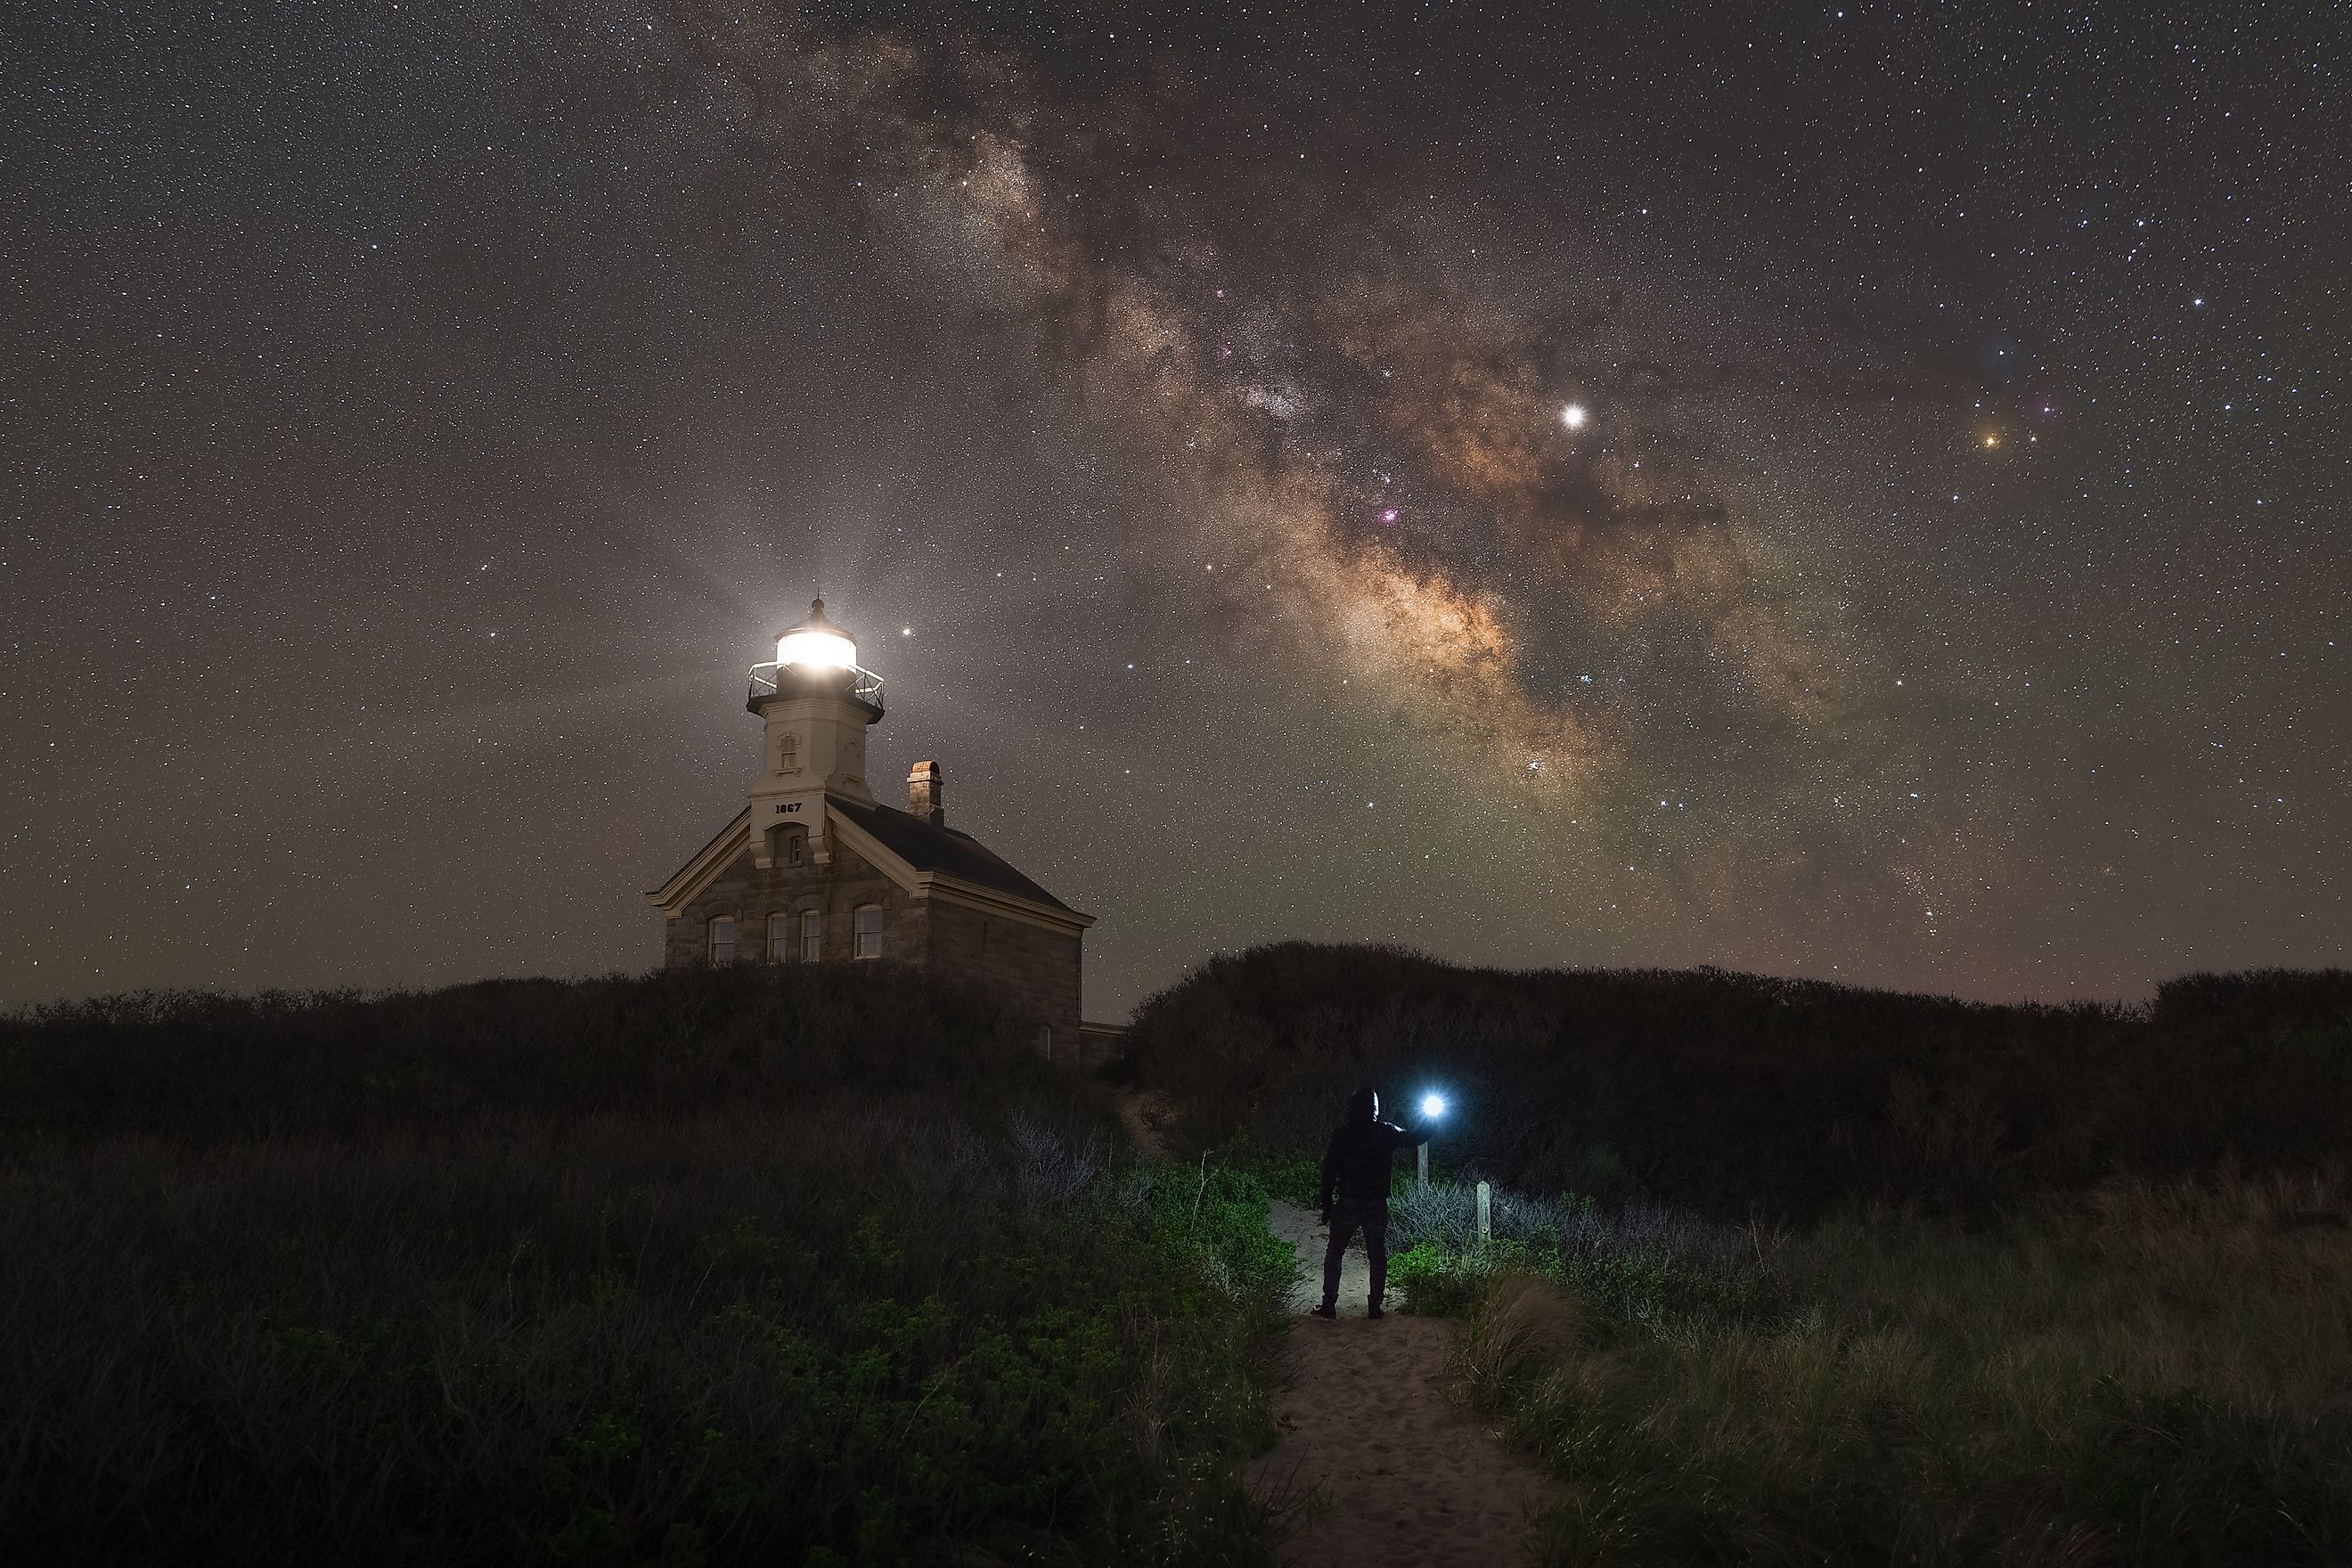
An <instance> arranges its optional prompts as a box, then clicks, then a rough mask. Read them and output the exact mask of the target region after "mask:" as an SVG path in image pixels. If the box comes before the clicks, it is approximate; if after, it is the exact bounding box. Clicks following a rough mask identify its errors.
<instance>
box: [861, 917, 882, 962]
mask: <svg viewBox="0 0 2352 1568" xmlns="http://www.w3.org/2000/svg"><path fill="white" fill-rule="evenodd" d="M856 954H857V956H858V957H860V958H879V957H881V956H882V910H881V907H880V906H879V905H877V904H868V905H866V907H865V908H864V909H862V910H858V911H857V946H856Z"/></svg>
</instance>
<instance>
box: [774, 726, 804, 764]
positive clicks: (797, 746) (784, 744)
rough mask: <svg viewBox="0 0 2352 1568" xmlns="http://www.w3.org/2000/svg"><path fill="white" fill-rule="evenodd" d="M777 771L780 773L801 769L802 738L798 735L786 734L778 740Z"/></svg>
mask: <svg viewBox="0 0 2352 1568" xmlns="http://www.w3.org/2000/svg"><path fill="white" fill-rule="evenodd" d="M776 771H777V772H778V773H798V772H800V771H801V738H800V737H799V736H798V735H786V736H785V737H784V738H783V739H782V740H781V741H779V742H776Z"/></svg>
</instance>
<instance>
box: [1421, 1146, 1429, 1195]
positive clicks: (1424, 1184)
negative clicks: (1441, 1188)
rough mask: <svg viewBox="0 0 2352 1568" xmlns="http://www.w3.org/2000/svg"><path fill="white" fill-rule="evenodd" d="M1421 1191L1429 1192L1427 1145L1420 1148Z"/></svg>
mask: <svg viewBox="0 0 2352 1568" xmlns="http://www.w3.org/2000/svg"><path fill="white" fill-rule="evenodd" d="M1421 1190H1422V1191H1423V1192H1424V1193H1425V1192H1427V1191H1429V1145H1428V1144H1427V1143H1423V1144H1422V1146H1421Z"/></svg>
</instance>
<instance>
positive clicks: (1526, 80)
mask: <svg viewBox="0 0 2352 1568" xmlns="http://www.w3.org/2000/svg"><path fill="white" fill-rule="evenodd" d="M35 32H36V34H37V37H35V39H34V43H35V46H36V47H34V48H32V49H31V50H30V51H29V52H28V54H27V58H28V60H30V61H31V62H32V64H31V68H28V69H26V70H25V71H23V72H20V73H19V74H18V79H16V81H14V82H12V84H11V85H10V87H9V89H8V92H9V94H10V108H9V113H10V117H11V120H12V121H13V122H14V126H15V130H16V134H14V135H13V136H12V137H11V138H10V139H9V145H11V146H13V147H14V148H16V149H17V151H16V152H14V153H11V154H9V163H10V167H11V171H12V174H14V176H15V182H16V184H17V185H18V187H19V188H20V189H22V190H24V191H26V192H27V193H29V199H27V200H25V201H21V202H19V203H17V204H15V205H11V206H10V207H8V208H7V209H6V210H5V213H0V224H5V229H0V233H5V245H6V248H7V253H8V256H9V260H10V267H9V271H10V276H11V278H12V279H13V280H14V283H15V287H16V292H17V294H18V296H19V300H20V309H19V310H18V311H17V312H16V316H17V324H16V329H15V331H14V332H13V333H12V335H11V339H10V351H9V352H10V366H11V370H12V372H13V374H12V375H11V376H10V378H9V379H10V383H11V387H10V390H9V391H8V393H7V394H6V395H7V397H8V403H7V408H8V413H9V425H10V435H9V437H8V442H7V447H6V455H7V462H8V477H9V479H10V494H11V496H12V499H13V506H12V509H11V517H10V519H9V521H8V526H7V529H6V532H5V537H0V574H4V575H5V582H6V583H7V584H8V597H9V600H10V609H11V613H10V616H9V627H8V635H7V637H6V638H5V642H0V647H5V653H6V657H7V659H8V667H7V672H6V673H7V679H6V681H5V687H6V690H5V696H0V713H5V716H6V721H7V730H8V733H9V735H10V736H11V738H12V744H11V746H10V749H9V752H8V755H7V760H6V762H5V763H0V767H5V777H6V779H7V781H8V784H9V786H10V787H9V794H10V795H11V797H12V798H14V799H16V800H18V801H20V802H22V803H23V804H22V805H21V807H20V809H19V811H18V812H17V813H16V816H15V818H14V820H12V822H11V823H10V825H9V827H8V831H7V833H6V835H5V837H0V886H5V889H6V890H7V895H8V896H7V899H6V900H5V908H6V911H7V912H6V914H5V926H0V931H5V941H0V995H5V996H9V997H16V998H37V997H43V996H51V995H58V994H77V993H85V992H90V991H100V990H116V989H123V988H129V987H136V986H144V985H184V984H215V985H229V986H248V987H249V986H257V985H269V984H407V983H427V982H438V981H445V980H450V979H457V978H464V977H469V976H474V975H480V974H488V973H527V972H546V973H574V972H582V971H595V970H604V969H609V968H616V967H617V968H634V967H640V966H642V965H644V964H646V963H650V962H651V961H652V959H653V957H654V955H655V953H656V951H657V946H658V942H657V936H658V931H657V925H658V917H656V916H654V915H653V914H651V913H650V912H649V911H648V910H646V908H645V906H644V904H643V903H642V901H641V900H639V899H638V897H637V893H638V890H639V889H642V888H645V887H649V886H652V885H654V884H655V883H656V882H658V881H659V880H660V879H662V878H663V877H665V876H666V875H667V873H668V872H669V871H670V870H672V869H673V868H675V866H676V865H677V863H679V862H681V861H682V860H683V859H684V858H686V857H687V856H688V854H690V853H691V852H692V851H693V849H694V848H695V847H697V846H698V845H699V844H700V843H701V842H702V841H703V839H704V838H705V837H708V835H709V833H710V832H711V831H713V830H715V828H716V827H717V826H719V824H721V823H723V822H724V821H725V820H726V819H727V817H728V816H730V815H731V813H732V812H733V810H734V809H735V808H736V806H737V805H738V804H740V792H741V789H742V787H743V785H744V784H745V782H746V781H747V780H748V778H749V776H750V773H751V771H752V768H753V753H754V751H755V749H756V739H755V734H754V728H753V726H752V724H751V721H750V720H749V719H748V718H746V717H745V716H744V715H743V713H742V712H741V710H740V690H739V683H740V674H741V668H742V667H743V666H744V665H746V664H748V663H749V662H751V660H752V659H754V658H760V657H761V645H762V642H763V640H764V639H767V638H770V637H772V636H773V635H774V632H775V630H776V629H777V627H779V626H782V624H784V623H785V622H786V621H788V620H790V619H791V618H793V616H794V614H795V613H796V611H797V609H798V608H799V607H800V606H801V605H803V604H804V603H805V601H806V599H807V598H808V596H809V595H811V594H813V593H816V592H819V591H822V592H824V595H826V597H827V601H828V604H829V605H830V606H831V607H832V609H833V611H834V613H835V615H836V616H837V617H838V618H839V619H841V620H842V621H843V622H844V623H845V625H847V626H850V628H851V629H852V630H853V631H854V632H856V634H857V635H858V636H859V637H860V638H861V645H862V648H863V654H864V658H865V659H866V662H867V663H869V664H871V665H873V666H875V667H876V668H879V669H880V670H881V671H882V672H883V673H884V674H885V676H887V678H888V680H889V683H890V684H889V691H890V699H891V710H890V714H889V717H888V719H887V721H886V722H885V724H884V726H883V727H882V729H881V730H880V731H877V736H876V755H877V765H876V767H875V769H874V772H875V774H876V779H877V792H878V793H880V794H881V795H883V796H884V797H885V798H886V799H887V798H891V797H892V795H893V790H894V787H895V786H894V785H893V784H891V783H890V782H889V781H890V780H893V779H895V778H897V777H898V776H901V775H902V774H903V773H904V769H905V765H906V764H908V763H911V762H912V761H913V760H914V759H916V758H919V757H936V758H938V759H939V760H940V762H941V763H942V765H943V766H944V769H945V772H946V779H947V786H948V797H949V800H948V804H949V811H950V821H952V822H954V823H956V824H957V825H959V826H963V827H966V828H967V829H969V830H970V831H972V832H974V833H976V834H978V835H979V836H981V837H982V838H983V839H985V840H986V841H988V842H989V843H990V844H992V846H993V847H996V848H998V849H999V850H1000V851H1001V852H1002V853H1003V854H1005V855H1006V856H1007V857H1008V858H1011V859H1013V861H1014V862H1015V863H1016V864H1019V865H1020V866H1022V867H1023V868H1024V869H1025V870H1028V871H1030V872H1031V873H1032V874H1033V875H1034V876H1036V877H1037V878H1038V879H1039V880H1041V881H1043V882H1044V883H1045V885H1047V886H1048V887H1051V888H1053V889H1055V891H1056V892H1057V893H1059V894H1060V895H1061V896H1062V897H1064V898H1065V899H1066V900H1068V901H1069V902H1071V903H1072V904H1074V905H1076V906H1077V907H1079V908H1082V909H1086V910H1090V911H1092V912H1094V913H1096V914H1097V915H1098V916H1100V917H1101V923H1100V924H1099V925H1098V926H1097V928H1096V930H1095V931H1094V933H1093V934H1092V936H1091V937H1090V938H1089V942H1088V1002H1087V1005H1088V1010H1089V1012H1091V1013H1093V1014H1096V1015H1097V1016H1117V1015H1118V1013H1120V1012H1121V1011H1123V1010H1124V1009H1125V1008H1127V1007H1128V1006H1129V1005H1132V1004H1133V1003H1134V1002H1135V1001H1137V1000H1138V999H1139V998H1140V997H1141V996H1142V995H1143V994H1146V993H1147V992H1149V991H1150V989H1151V988H1152V987H1154V986H1156V985H1159V984H1165V983H1166V982H1168V981H1169V980H1171V979H1173V978H1174V977H1175V976H1176V975H1177V974H1178V973H1181V971H1182V969H1183V968H1184V967H1186V966H1187V965H1189V964H1190V963H1193V962H1196V961H1197V960H1198V959H1199V958H1200V957H1201V956H1202V955H1203V954H1205V953H1206V952H1209V951H1211V950H1213V949H1216V948H1231V947H1236V946H1241V945H1244V944H1246V943H1250V942H1260V941H1265V940H1271V939H1275V938H1279V937H1285V936H1305V937H1314V938H1332V939H1359V938H1368V939H1379V940H1387V941H1394V942H1403V943H1407V944H1410V945H1413V946H1418V947H1422V948H1425V949H1427V950H1429V951H1432V952H1437V953H1440V954H1444V955H1446V956H1450V957H1455V958H1461V959H1465V960H1473V961H1478V962H1491V963H1515V964H1516V963H1634V964H1685V963H1720V964H1724V965H1727V966H1733V967H1744V968H1757V969H1765V970H1771V971H1777V972H1783V973H1811V974H1819V975H1823V976H1830V977H1836V978H1845V979H1853V980H1857V981H1865V982H1870V983H1874V984H1895V985H1903V986H1908V987H1919V988H1930V989H1937V990H1950V991H1958V992H1961V993H1964V994H1975V995H1991V996H2015V995H2038V996H2059V995H2067V994H2090V995H2108V996H2114V995H2125V996H2129V995H2136V994H2141V993H2143V992H2144V991H2145V990H2146V988H2147V986H2148V985H2149V984H2150V983H2151V982H2153V981H2154V980H2156V979H2158V978H2161V977H2163V976H2165V975H2168V974H2171V973H2179V972H2181V971H2184V970H2188V969H2193V968H2207V967H2229V966H2242V965H2249V964H2260V963H2330V962H2339V961H2341V959H2342V957H2343V953H2344V950H2345V947H2346V941H2345V939H2346V933H2347V929H2352V920H2347V914H2348V913H2352V911H2347V896H2346V889H2347V875H2352V864H2347V858H2352V857H2348V856H2347V849H2346V847H2345V846H2346V845H2347V842H2352V795H2347V782H2352V781H2347V763H2346V761H2345V758H2346V751H2345V748H2344V745H2343V742H2341V740H2340V738H2339V737H2340V736H2341V735H2342V734H2344V733H2345V732H2347V730H2352V698H2347V689H2352V685H2347V667H2346V665H2345V663H2344V662H2343V660H2344V654H2345V650H2344V649H2343V648H2341V647H2339V646H2338V644H2339V642H2342V641H2343V640H2344V639H2345V638H2346V636H2347V631H2352V628H2347V626H2345V624H2344V617H2345V613H2346V608H2347V604H2352V569H2347V564H2346V554H2345V552H2344V551H2343V549H2342V548H2341V543H2340V534H2341V521H2342V519H2343V515H2344V508H2345V499H2346V481H2347V464H2352V418H2347V405H2346V403H2345V401H2344V398H2345V388H2344V377H2345V374H2346V371H2347V364H2352V349H2347V344H2352V304H2347V290H2346V289H2345V286H2344V283H2343V280H2342V271H2341V266H2340V258H2341V257H2342V256H2343V255H2344V254H2345V253H2346V247H2347V243H2352V216H2347V215H2352V200H2347V191H2352V143H2347V142H2346V140H2345V139H2344V138H2343V137H2342V136H2341V134H2340V133H2337V132H2335V131H2334V130H2333V127H2334V126H2335V125H2336V123H2337V122H2338V121H2339V120H2340V118H2341V116H2342V114H2343V110H2344V103H2343V99H2344V93H2345V88H2346V81H2345V73H2346V69H2347V58H2346V57H2347V48H2346V46H2345V42H2344V39H2343V36H2342V29H2341V28H2340V27H2339V26H2330V25H2329V23H2328V20H2327V18H2326V16H2323V15H2322V13H2321V12H2320V11H2319V10H2318V9H2317V8H2313V9H2311V10H2308V11H2306V10H2303V9H2301V8H2296V7H2280V6H2262V5H2245V6H2231V5H2222V6H2216V7H2209V8H2206V9H2204V10H2201V11H2200V12H2199V13H2198V14H2197V15H2196V16H2193V17H2172V18H2161V17H2156V16H2148V15H2144V14H2143V13H2142V11H2141V9H2140V8H2137V7H2123V6H2117V7H2097V6H2092V7H2075V8H2072V9H2064V8H2055V7H2045V6H2041V5H2005V6H1996V7H1991V8H1981V7H1980V8H1978V9H1976V10H1973V11H1969V12H1966V13H1965V14H1962V13H1960V12H1952V11H1936V10H1923V9H1921V8H1918V7H1898V6H1892V5H1847V6H1844V7H1843V8H1841V7H1839V6H1836V5H1828V6H1793V7H1782V8H1778V9H1777V10H1775V11H1774V12H1772V13H1771V14H1769V15H1768V16H1760V17H1759V16H1758V15H1757V14H1756V13H1755V12H1754V11H1753V9H1752V8H1745V7H1719V8H1718V7H1706V6H1701V7H1697V8H1688V7H1685V8H1681V9H1679V10H1677V11H1675V12H1674V13H1673V14H1671V15H1670V16H1659V15H1640V14H1634V13H1631V12H1625V11H1623V10H1622V8H1621V9H1620V10H1618V11H1586V10H1583V9H1581V8H1570V7H1528V8H1526V9H1525V10H1523V11H1521V12H1518V13H1516V14H1514V13H1510V12H1505V11H1495V10H1471V9H1455V8H1451V7H1444V6H1438V5H1402V6H1398V5H1383V6H1370V7H1367V6H1354V5H1349V6H1336V5H1332V6H1308V7H1302V8H1287V7H1276V8H1271V9H1269V8H1266V7H1262V6H1242V5H1230V6H1208V7H1187V8H1182V9H1169V10H1155V11H1151V12H1148V13H1147V12H1145V11H1140V10H1137V9H1134V8H1130V7H1118V6H1111V7H1099V8H1095V7H1083V6H1050V5H1049V6H1042V7H1039V6H1028V7H1003V6H999V7H940V8H927V7H912V8H908V7H876V8H871V9H869V8H866V7H859V6H836V7H826V8H822V9H819V10H815V11H811V12H806V13H803V12H798V11H794V10H790V9H780V8H771V7H752V8H742V7H729V6H720V5H709V4H700V3H697V4H687V5H677V4H668V3H659V4H650V5H639V6H617V7H609V6H608V7H592V8H586V9H562V8H555V9H539V8H532V7H521V6H516V5H511V4H506V5H497V4H493V5H486V6H483V7H479V8H478V9H477V10H476V11H474V12H473V13H471V14H469V17H468V19H467V22H465V23H464V24H463V25H459V24H457V23H455V22H453V21H452V20H451V19H450V18H448V17H446V16H427V15H424V14H420V13H419V12H417V11H415V10H413V9H411V8H408V7H404V6H400V5H341V4H331V5H327V6H326V7H324V8H322V9H321V10H320V12H318V13H316V14H305V16H304V17H303V19H302V20H301V21H300V22H299V24H297V23H296V22H294V21H293V20H291V19H289V18H284V17H272V16H259V17H252V18H246V19H242V20H240V19H233V18H229V17H227V16H212V17H209V18H208V19H206V20H205V21H203V22H202V23H191V22H189V21H188V19H187V18H186V17H185V16H184V15H183V14H180V13H177V12H174V11H172V10H171V9H169V8H164V7H152V8H145V9H142V8H140V7H135V6H134V7H131V8H128V9H123V10H109V11H106V12H103V13H100V12H97V11H92V10H89V9H86V8H80V7H67V6H56V7H53V8H51V10H50V11H49V12H48V14H47V16H45V17H43V18H41V19H40V21H39V24H38V26H37V28H36V29H35Z"/></svg>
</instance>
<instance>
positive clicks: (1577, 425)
mask: <svg viewBox="0 0 2352 1568" xmlns="http://www.w3.org/2000/svg"><path fill="white" fill-rule="evenodd" d="M1559 422H1560V423H1561V424H1563V425H1565V426H1568V427H1569V428H1570V429H1571V430H1580V429H1582V428H1583V427H1584V405H1583V404H1581V403H1571V404H1570V405H1568V406H1567V407H1565V408H1563V409H1561V410H1560V411H1559Z"/></svg>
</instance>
